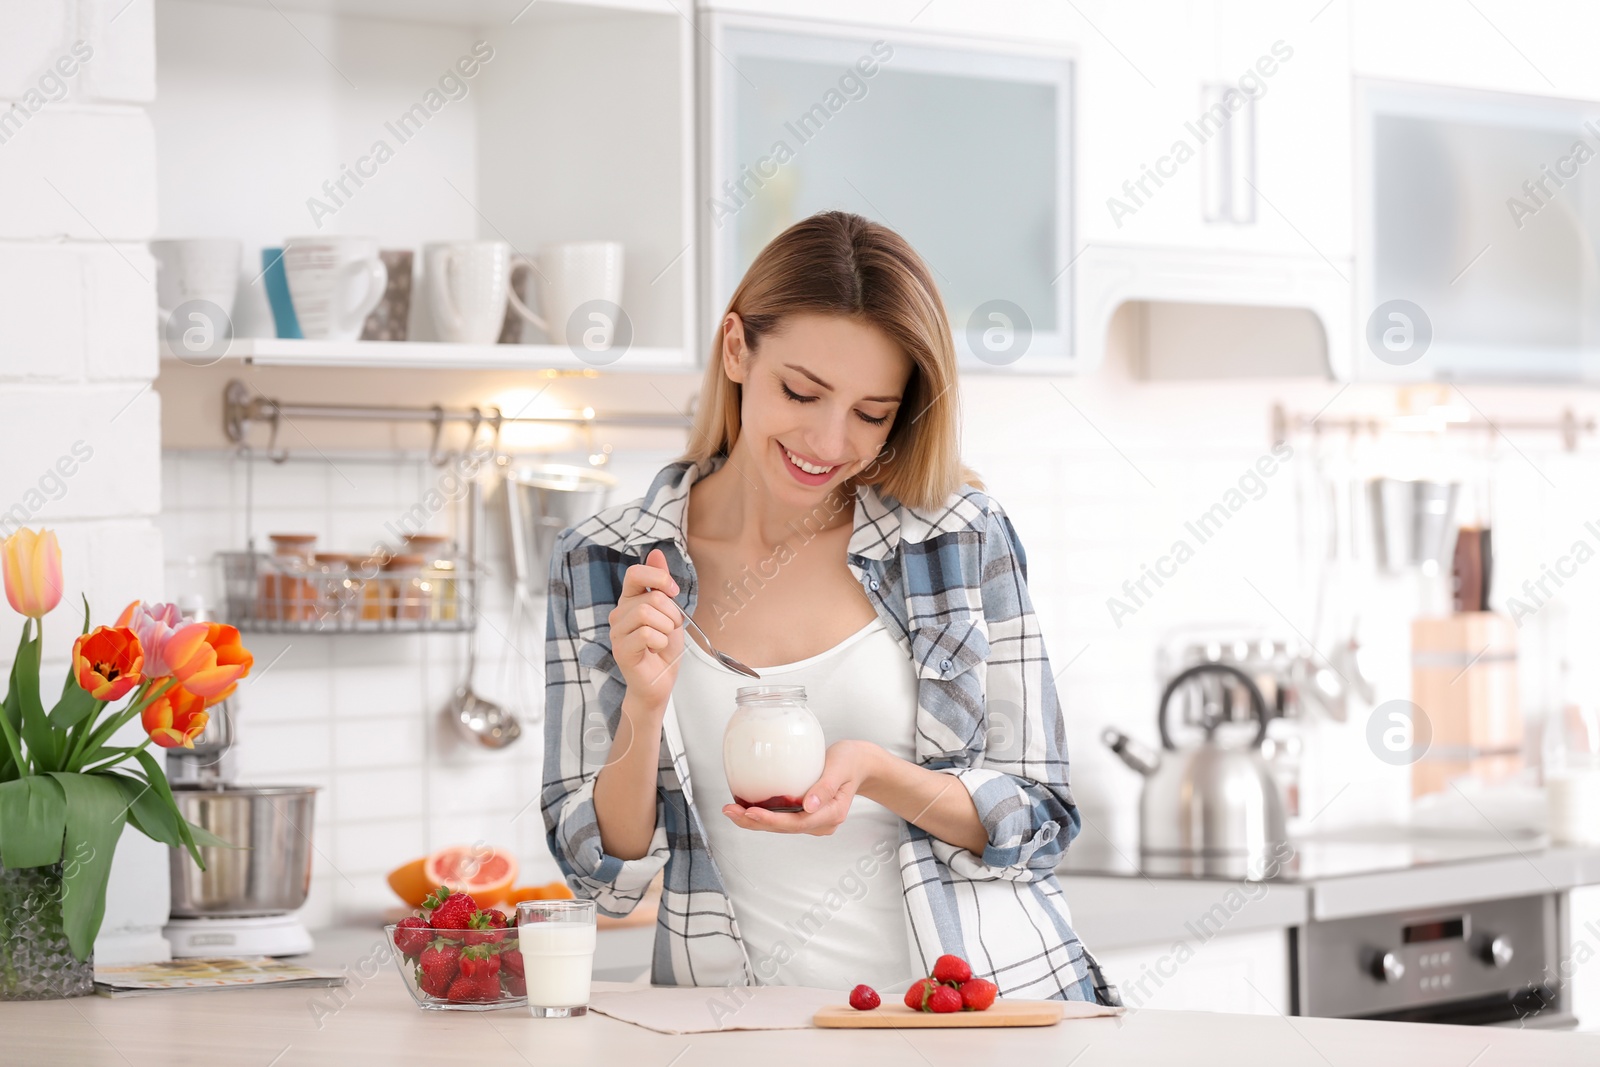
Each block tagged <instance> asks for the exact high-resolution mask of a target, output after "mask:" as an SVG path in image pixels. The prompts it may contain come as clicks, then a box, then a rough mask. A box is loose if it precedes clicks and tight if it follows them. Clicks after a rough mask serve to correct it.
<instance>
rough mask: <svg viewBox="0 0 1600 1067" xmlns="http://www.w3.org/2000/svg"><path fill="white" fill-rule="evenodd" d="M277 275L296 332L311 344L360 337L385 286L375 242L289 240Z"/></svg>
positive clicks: (384, 271) (386, 276)
mask: <svg viewBox="0 0 1600 1067" xmlns="http://www.w3.org/2000/svg"><path fill="white" fill-rule="evenodd" d="M283 270H284V275H285V276H286V277H287V278H288V281H289V299H290V300H292V301H293V302H294V314H295V318H297V319H299V320H300V333H301V335H302V336H304V337H307V338H313V339H317V340H327V341H354V340H355V339H356V338H358V337H360V336H361V326H362V323H364V322H365V321H366V319H367V315H368V314H370V313H371V312H372V309H373V308H375V307H377V306H378V302H379V301H380V300H382V299H383V290H384V286H386V285H387V284H388V282H389V272H388V270H387V269H385V267H384V265H383V260H382V259H380V258H379V257H378V239H377V238H376V237H291V238H289V239H288V240H287V241H285V242H284V243H283Z"/></svg>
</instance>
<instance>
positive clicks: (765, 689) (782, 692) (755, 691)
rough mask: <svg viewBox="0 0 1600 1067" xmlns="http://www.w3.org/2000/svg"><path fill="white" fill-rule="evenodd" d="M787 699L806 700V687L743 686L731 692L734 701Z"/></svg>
mask: <svg viewBox="0 0 1600 1067" xmlns="http://www.w3.org/2000/svg"><path fill="white" fill-rule="evenodd" d="M784 697H788V698H791V699H795V700H804V699H805V698H806V687H805V686H803V685H744V686H740V687H739V688H738V689H736V690H734V692H733V699H734V700H735V701H739V702H741V703H742V702H743V701H746V700H778V699H781V698H784Z"/></svg>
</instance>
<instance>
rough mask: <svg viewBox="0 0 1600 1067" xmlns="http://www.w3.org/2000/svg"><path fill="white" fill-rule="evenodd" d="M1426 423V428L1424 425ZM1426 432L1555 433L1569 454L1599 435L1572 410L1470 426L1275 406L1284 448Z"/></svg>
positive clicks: (1590, 420)
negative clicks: (1296, 439)
mask: <svg viewBox="0 0 1600 1067" xmlns="http://www.w3.org/2000/svg"><path fill="white" fill-rule="evenodd" d="M1425 423H1426V425H1424V424H1425ZM1408 429H1423V430H1432V431H1439V430H1443V431H1447V432H1449V431H1460V430H1473V431H1477V432H1489V433H1499V432H1501V431H1502V430H1532V431H1551V432H1554V433H1556V434H1558V435H1559V436H1560V438H1561V443H1562V445H1563V446H1564V447H1565V448H1566V450H1567V451H1568V452H1575V451H1577V448H1578V438H1579V437H1580V436H1581V435H1583V434H1592V433H1594V432H1595V430H1596V427H1595V419H1594V416H1593V415H1584V416H1579V415H1577V414H1575V413H1574V412H1573V410H1572V409H1571V408H1566V409H1564V410H1563V411H1562V412H1561V417H1560V418H1557V419H1491V418H1488V417H1487V416H1485V417H1484V418H1481V419H1472V420H1470V421H1467V422H1449V421H1445V420H1443V419H1437V420H1430V419H1428V417H1427V416H1425V415H1366V416H1330V417H1318V416H1315V415H1304V414H1300V413H1298V412H1297V413H1290V412H1289V411H1288V410H1287V409H1286V408H1284V406H1283V405H1282V404H1274V405H1273V406H1272V443H1273V444H1275V445H1276V444H1282V443H1283V442H1284V440H1286V439H1287V438H1288V436H1289V435H1290V434H1291V433H1304V432H1306V431H1307V430H1310V431H1312V432H1316V433H1322V432H1338V431H1347V432H1349V433H1350V434H1352V435H1353V434H1358V433H1362V432H1366V433H1370V434H1372V435H1373V436H1374V437H1376V436H1378V435H1379V434H1381V433H1383V432H1385V431H1388V430H1408Z"/></svg>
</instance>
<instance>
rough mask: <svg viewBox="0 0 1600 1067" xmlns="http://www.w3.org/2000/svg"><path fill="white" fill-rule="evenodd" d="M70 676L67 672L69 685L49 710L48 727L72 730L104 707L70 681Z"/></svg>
mask: <svg viewBox="0 0 1600 1067" xmlns="http://www.w3.org/2000/svg"><path fill="white" fill-rule="evenodd" d="M71 674H72V672H71V671H70V670H69V671H68V672H67V675H68V681H69V682H70V683H71V684H70V685H69V686H68V687H67V690H66V692H64V693H62V694H61V699H60V700H58V701H56V706H55V707H53V708H51V709H50V725H51V726H54V727H56V728H58V729H61V730H70V729H72V728H73V727H74V726H76V725H78V724H79V723H80V722H82V721H83V720H85V719H87V718H88V717H89V716H90V715H92V714H93V713H94V712H95V711H96V710H98V709H99V708H101V707H103V706H104V705H103V704H101V702H100V701H98V700H96V699H95V698H94V697H93V695H91V694H90V692H89V691H88V690H87V689H85V688H83V686H81V685H79V684H77V682H74V681H72V680H71Z"/></svg>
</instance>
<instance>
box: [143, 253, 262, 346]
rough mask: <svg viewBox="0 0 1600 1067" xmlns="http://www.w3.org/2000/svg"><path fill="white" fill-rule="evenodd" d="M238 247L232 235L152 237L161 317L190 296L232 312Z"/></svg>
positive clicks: (170, 314)
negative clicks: (159, 239)
mask: <svg viewBox="0 0 1600 1067" xmlns="http://www.w3.org/2000/svg"><path fill="white" fill-rule="evenodd" d="M240 250H241V249H240V244H239V242H238V241H236V240H234V239H233V238H231V237H191V238H185V239H182V240H172V241H151V242H150V254H151V255H152V256H154V257H155V261H156V303H157V305H158V306H159V310H160V313H161V321H162V322H166V321H167V320H168V319H169V318H171V317H172V313H173V312H174V311H175V310H176V309H177V308H178V307H180V306H181V305H183V304H186V303H188V302H189V301H191V300H206V301H209V302H210V303H213V304H215V305H217V306H218V307H220V308H221V309H222V313H223V314H224V315H230V316H231V315H232V314H233V300H234V297H235V295H237V293H238V290H239V255H240ZM218 325H219V326H220V325H221V324H218Z"/></svg>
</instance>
